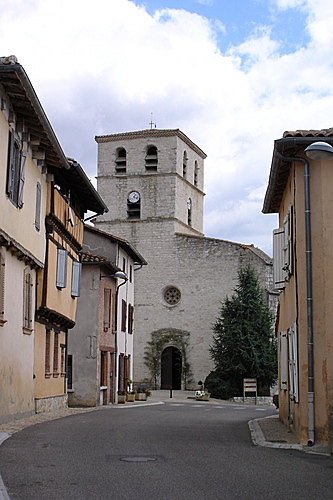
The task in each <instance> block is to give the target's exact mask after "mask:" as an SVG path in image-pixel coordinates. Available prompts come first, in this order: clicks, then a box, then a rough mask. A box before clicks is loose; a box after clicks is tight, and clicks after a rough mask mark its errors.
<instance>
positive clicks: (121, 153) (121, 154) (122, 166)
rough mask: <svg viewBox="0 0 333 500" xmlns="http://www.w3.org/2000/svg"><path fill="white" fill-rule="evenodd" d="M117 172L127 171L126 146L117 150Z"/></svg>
mask: <svg viewBox="0 0 333 500" xmlns="http://www.w3.org/2000/svg"><path fill="white" fill-rule="evenodd" d="M116 172H117V174H125V173H126V150H125V149H124V148H120V149H118V151H117V158H116Z"/></svg>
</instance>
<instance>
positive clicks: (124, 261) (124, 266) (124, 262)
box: [123, 257, 126, 274]
mask: <svg viewBox="0 0 333 500" xmlns="http://www.w3.org/2000/svg"><path fill="white" fill-rule="evenodd" d="M123 273H125V274H126V259H125V257H123Z"/></svg>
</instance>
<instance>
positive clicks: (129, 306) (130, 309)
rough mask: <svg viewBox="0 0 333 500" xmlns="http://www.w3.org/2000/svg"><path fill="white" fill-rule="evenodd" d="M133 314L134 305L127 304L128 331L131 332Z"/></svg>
mask: <svg viewBox="0 0 333 500" xmlns="http://www.w3.org/2000/svg"><path fill="white" fill-rule="evenodd" d="M133 316H134V307H133V306H132V304H128V333H133Z"/></svg>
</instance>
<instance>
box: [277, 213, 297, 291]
mask: <svg viewBox="0 0 333 500" xmlns="http://www.w3.org/2000/svg"><path fill="white" fill-rule="evenodd" d="M273 274H274V285H275V288H276V289H278V290H282V289H283V288H284V287H285V285H286V281H288V280H289V278H290V276H291V275H292V274H293V210H292V207H291V206H290V207H289V210H288V214H287V215H286V217H285V218H284V221H283V227H280V228H278V229H274V231H273Z"/></svg>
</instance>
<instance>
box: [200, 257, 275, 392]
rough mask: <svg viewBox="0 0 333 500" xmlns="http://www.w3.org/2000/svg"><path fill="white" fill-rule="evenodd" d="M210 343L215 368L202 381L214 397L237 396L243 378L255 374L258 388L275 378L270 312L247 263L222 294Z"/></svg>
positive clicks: (254, 274) (269, 383) (254, 275)
mask: <svg viewBox="0 0 333 500" xmlns="http://www.w3.org/2000/svg"><path fill="white" fill-rule="evenodd" d="M213 331H214V336H213V345H212V346H211V347H210V354H211V358H212V359H213V360H214V363H215V370H214V372H212V373H211V374H210V375H209V376H208V377H207V379H206V382H205V385H206V387H207V389H208V390H210V391H211V392H212V395H213V396H214V395H215V397H221V398H228V397H231V396H240V395H242V391H243V379H244V378H247V377H249V378H256V379H257V381H258V389H259V391H260V390H261V392H262V391H263V390H264V388H266V390H267V388H269V387H270V386H271V385H272V384H273V383H274V382H275V381H276V379H277V348H276V340H275V337H274V333H273V315H272V313H271V311H270V309H269V307H268V304H267V301H266V300H265V298H264V292H263V290H262V289H261V288H260V284H259V279H258V277H257V275H256V273H255V271H254V270H253V269H252V268H251V267H250V266H248V267H246V268H242V269H240V270H239V272H238V285H237V287H236V288H235V294H234V295H233V296H232V297H231V299H229V298H228V297H227V298H226V300H225V302H224V303H223V304H222V307H221V312H220V316H219V317H218V318H217V320H216V322H215V324H214V325H213Z"/></svg>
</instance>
